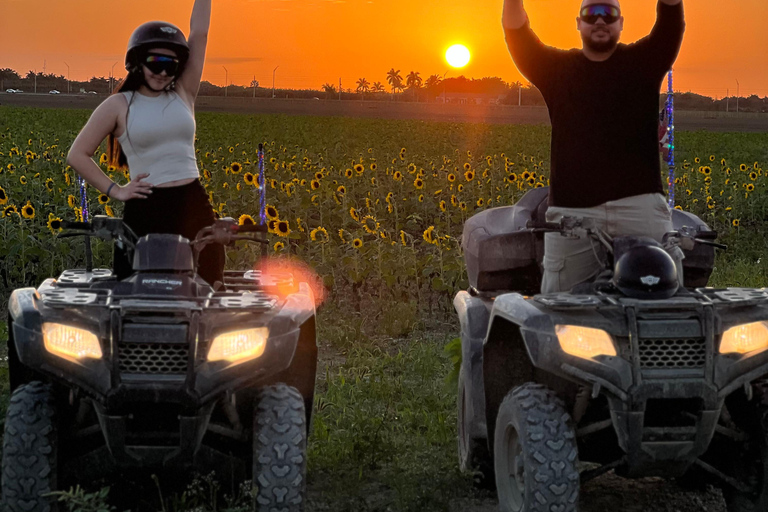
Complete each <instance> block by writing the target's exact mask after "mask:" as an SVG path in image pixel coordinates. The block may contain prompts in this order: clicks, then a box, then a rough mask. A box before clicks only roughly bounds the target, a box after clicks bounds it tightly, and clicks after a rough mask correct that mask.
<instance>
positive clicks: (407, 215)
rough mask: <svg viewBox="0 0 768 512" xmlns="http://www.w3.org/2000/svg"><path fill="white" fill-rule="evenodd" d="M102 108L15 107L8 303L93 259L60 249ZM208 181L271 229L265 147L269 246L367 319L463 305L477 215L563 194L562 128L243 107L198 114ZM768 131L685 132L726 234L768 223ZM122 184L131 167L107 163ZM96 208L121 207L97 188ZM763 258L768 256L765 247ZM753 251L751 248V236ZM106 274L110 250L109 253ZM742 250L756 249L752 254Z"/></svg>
mask: <svg viewBox="0 0 768 512" xmlns="http://www.w3.org/2000/svg"><path fill="white" fill-rule="evenodd" d="M88 115H89V112H88V111H75V110H43V109H19V108H7V107H0V208H2V218H1V219H0V224H1V226H0V230H1V232H2V237H3V244H1V245H0V260H2V261H3V264H2V271H1V272H2V278H1V281H0V283H2V284H1V286H2V289H3V299H4V300H3V303H4V302H5V300H7V297H8V294H9V293H10V291H11V290H12V289H14V288H17V287H20V286H34V285H36V284H38V283H39V282H40V281H41V280H42V279H44V278H46V277H49V276H55V275H57V274H58V273H59V272H60V271H61V270H62V269H64V268H67V267H73V266H78V265H82V264H83V249H82V243H81V242H77V241H70V240H59V239H57V238H56V234H57V233H58V231H59V230H60V222H61V220H76V219H81V218H82V215H83V211H82V206H83V204H82V201H81V197H80V192H79V188H78V186H77V184H76V174H75V172H74V170H73V169H71V168H69V167H68V166H67V165H66V163H65V160H66V154H67V151H68V149H69V147H70V145H71V143H72V141H73V140H74V138H75V136H76V135H77V133H78V131H79V129H80V128H81V127H82V126H83V125H84V123H85V121H86V120H87V118H88ZM197 118H198V133H197V136H198V140H197V144H196V148H197V149H196V150H197V155H198V165H199V168H200V171H201V180H202V183H203V185H204V186H205V188H206V190H207V191H208V195H209V198H210V201H211V204H212V205H213V207H214V209H215V210H216V212H218V214H219V215H220V216H229V217H233V218H235V219H238V220H239V221H240V222H241V223H252V222H258V221H259V194H260V193H261V191H260V190H259V186H258V161H257V160H258V159H257V147H258V144H259V143H263V144H264V147H265V157H264V162H265V173H266V187H265V188H266V190H265V192H266V197H267V203H268V206H267V209H266V218H267V221H268V223H269V227H270V237H271V241H270V246H269V251H270V253H272V254H273V255H274V256H279V257H288V256H290V257H296V258H298V259H300V260H302V261H304V262H306V263H308V264H309V265H310V266H311V267H313V268H314V270H315V271H316V272H317V274H318V275H319V276H320V277H321V278H322V280H323V282H324V284H325V286H326V288H327V289H328V290H330V291H331V292H332V293H335V292H339V291H343V293H344V298H345V300H348V301H349V305H350V306H351V307H354V308H355V309H356V310H357V311H360V310H361V308H364V307H365V305H366V297H377V298H379V299H383V300H384V301H385V302H390V303H406V304H407V303H417V304H419V308H422V309H421V311H422V312H423V311H424V309H423V308H428V309H429V310H430V311H433V310H434V308H437V309H442V310H445V311H447V310H449V309H450V300H449V299H450V297H451V296H452V295H453V293H455V291H456V290H457V289H459V288H461V287H464V286H466V274H465V271H464V265H463V261H462V255H461V247H460V239H461V232H462V226H463V223H464V221H465V220H466V219H467V218H468V217H470V216H472V215H473V214H475V213H477V212H478V211H480V210H483V209H486V208H493V207H496V206H504V205H509V204H512V203H514V202H515V201H517V200H518V199H519V198H520V197H521V196H522V195H523V194H525V193H526V192H527V191H528V190H530V189H531V188H535V187H543V186H547V185H548V175H549V167H548V155H549V129H548V128H546V127H539V126H489V125H474V124H449V123H427V122H419V121H384V120H355V119H341V118H308V117H287V116H244V115H236V114H207V113H202V114H198V115H197ZM760 137H761V136H760V135H759V134H758V135H754V136H753V135H744V134H709V133H703V132H702V133H679V134H678V147H679V148H681V149H680V150H679V151H678V155H677V157H678V162H680V165H679V168H678V173H677V177H676V197H677V201H678V206H677V208H683V209H686V210H688V211H691V212H693V213H696V214H697V215H699V216H700V217H702V219H703V220H705V221H706V222H707V223H709V224H710V226H711V227H713V228H714V229H717V230H718V231H720V233H721V235H722V236H724V237H725V238H726V239H734V237H736V239H741V238H744V239H745V240H749V239H750V237H740V236H739V235H740V233H741V232H742V231H745V230H749V231H752V232H754V230H762V228H761V226H762V222H763V219H764V218H765V217H766V207H768V201H767V200H766V189H767V188H768V176H766V170H764V168H763V164H762V163H761V162H762V161H765V157H766V155H765V151H766V150H765V146H763V145H762V144H761V143H760ZM94 160H95V161H97V162H98V163H99V164H100V165H101V167H102V169H103V170H104V172H105V173H107V174H108V175H109V176H110V177H111V178H112V179H113V180H115V181H117V182H118V183H126V182H127V181H128V177H127V172H126V171H124V170H121V169H115V168H112V167H108V166H107V162H106V155H105V154H104V153H103V151H98V152H97V153H96V155H94ZM87 201H88V208H89V211H90V214H91V215H109V216H120V214H121V211H122V205H121V204H120V203H118V202H116V201H114V200H111V199H109V198H108V197H106V196H105V195H103V194H100V193H99V192H98V191H97V190H94V189H92V188H91V189H88V191H87ZM752 242H753V243H752V245H753V249H755V250H757V251H761V250H763V249H764V247H761V246H759V244H758V246H754V239H753V240H752ZM745 243H747V242H745ZM95 254H96V261H97V263H98V264H99V265H102V266H108V265H109V264H110V257H111V249H110V247H109V246H107V245H106V244H99V245H98V246H97V247H96V252H95ZM742 255H743V254H742ZM229 258H230V260H229V262H228V266H229V267H231V268H242V267H243V266H248V265H252V264H253V263H254V260H255V259H256V258H257V251H256V249H253V248H252V249H248V248H242V249H240V250H238V251H232V252H231V253H230V255H229Z"/></svg>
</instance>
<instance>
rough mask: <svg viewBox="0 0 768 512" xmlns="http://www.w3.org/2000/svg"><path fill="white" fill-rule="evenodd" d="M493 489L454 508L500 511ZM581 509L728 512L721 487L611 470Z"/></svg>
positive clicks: (584, 493)
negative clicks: (699, 487) (699, 488)
mask: <svg viewBox="0 0 768 512" xmlns="http://www.w3.org/2000/svg"><path fill="white" fill-rule="evenodd" d="M498 510H499V508H498V502H497V501H496V499H495V496H493V495H492V494H491V493H488V497H487V498H484V499H475V500H462V501H457V502H455V503H453V504H452V506H451V509H450V512H497V511H498ZM579 510H580V511H581V512H614V511H616V512H619V511H621V512H725V510H726V509H725V503H724V502H723V497H722V495H721V493H720V490H719V489H714V488H711V487H710V488H709V489H708V490H707V491H703V492H694V491H688V490H685V489H682V488H680V487H679V486H677V485H675V483H674V482H671V481H669V480H664V479H661V478H644V479H642V480H626V479H624V478H621V477H618V476H616V475H614V474H613V473H609V474H607V475H604V476H602V477H600V478H597V479H595V480H593V481H591V482H589V483H587V484H586V485H585V486H584V487H583V488H582V490H581V502H580V507H579Z"/></svg>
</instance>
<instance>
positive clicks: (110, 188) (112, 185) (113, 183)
mask: <svg viewBox="0 0 768 512" xmlns="http://www.w3.org/2000/svg"><path fill="white" fill-rule="evenodd" d="M115 185H117V183H115V182H114V181H113V182H112V184H111V185H110V186H109V188H108V189H107V197H111V196H110V195H109V192H110V191H111V190H112V187H114V186H115Z"/></svg>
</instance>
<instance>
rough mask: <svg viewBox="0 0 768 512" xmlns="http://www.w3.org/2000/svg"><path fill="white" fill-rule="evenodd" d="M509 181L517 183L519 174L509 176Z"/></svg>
mask: <svg viewBox="0 0 768 512" xmlns="http://www.w3.org/2000/svg"><path fill="white" fill-rule="evenodd" d="M507 181H508V182H510V183H514V182H516V181H517V174H515V173H513V172H511V173H509V174H507Z"/></svg>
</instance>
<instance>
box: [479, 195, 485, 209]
mask: <svg viewBox="0 0 768 512" xmlns="http://www.w3.org/2000/svg"><path fill="white" fill-rule="evenodd" d="M483 204H485V202H484V201H483V198H482V197H481V198H480V199H478V200H477V206H478V207H479V208H482V207H483Z"/></svg>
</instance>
